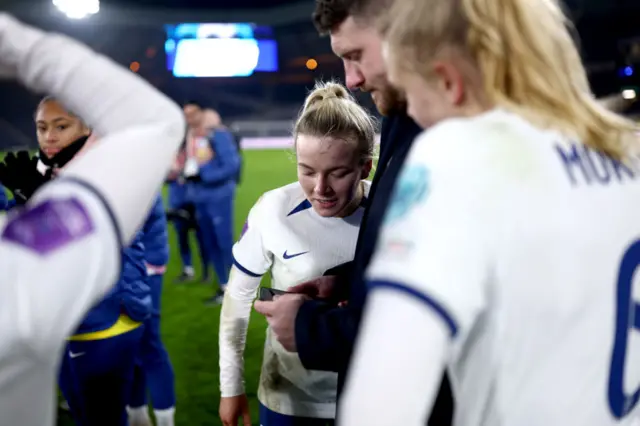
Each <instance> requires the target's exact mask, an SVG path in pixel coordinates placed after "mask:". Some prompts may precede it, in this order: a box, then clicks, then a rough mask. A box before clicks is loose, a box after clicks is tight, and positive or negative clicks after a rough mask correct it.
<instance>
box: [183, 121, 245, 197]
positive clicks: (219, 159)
mask: <svg viewBox="0 0 640 426" xmlns="http://www.w3.org/2000/svg"><path fill="white" fill-rule="evenodd" d="M208 139H209V143H210V144H211V149H213V152H214V156H213V158H212V159H211V160H210V161H208V162H207V163H205V164H201V165H200V172H199V174H198V176H197V177H195V178H194V179H192V180H188V181H187V194H186V199H187V200H188V201H190V202H193V203H196V204H198V203H212V204H217V203H218V202H219V200H220V198H223V197H233V194H234V191H235V187H236V184H235V182H236V179H237V175H238V170H240V156H239V155H238V150H237V148H236V142H235V140H234V136H233V134H232V133H231V132H230V131H228V130H226V129H216V130H215V131H213V132H211V135H210V136H209V138H208Z"/></svg>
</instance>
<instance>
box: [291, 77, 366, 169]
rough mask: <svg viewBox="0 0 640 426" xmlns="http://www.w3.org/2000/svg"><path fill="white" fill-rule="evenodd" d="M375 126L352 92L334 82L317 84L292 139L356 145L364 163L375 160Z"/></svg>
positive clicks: (297, 123) (303, 109)
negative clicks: (305, 137)
mask: <svg viewBox="0 0 640 426" xmlns="http://www.w3.org/2000/svg"><path fill="white" fill-rule="evenodd" d="M375 130H376V123H375V120H374V119H373V117H372V116H371V115H370V114H369V113H367V111H366V110H365V109H364V108H362V107H361V106H360V105H358V103H357V102H356V101H355V99H354V98H353V97H352V96H351V94H350V93H349V91H348V90H347V89H346V88H345V87H344V86H343V85H341V84H339V83H335V82H332V81H330V82H326V83H322V82H318V83H316V87H315V88H314V90H313V91H312V92H311V93H310V94H309V95H308V96H307V99H306V100H305V102H304V106H303V108H302V111H301V112H300V115H299V116H298V119H297V120H296V123H295V126H294V129H293V136H294V141H296V140H297V139H298V135H301V134H303V135H308V136H318V137H335V138H341V139H344V140H347V141H354V142H355V143H357V146H358V150H359V151H360V155H361V157H362V159H363V160H369V159H372V158H373V153H374V140H375Z"/></svg>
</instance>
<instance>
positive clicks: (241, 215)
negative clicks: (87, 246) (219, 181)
mask: <svg viewBox="0 0 640 426" xmlns="http://www.w3.org/2000/svg"><path fill="white" fill-rule="evenodd" d="M295 179H296V167H295V162H294V160H293V157H292V152H291V151H290V150H265V151H253V150H251V151H244V152H243V176H242V182H241V184H240V186H239V187H238V193H237V198H236V204H235V223H234V226H235V229H236V236H238V235H239V233H240V230H241V229H242V225H243V224H244V221H245V219H246V216H247V213H248V212H249V209H250V208H251V206H252V205H253V204H254V203H255V202H256V201H257V199H258V197H260V195H262V194H263V193H264V192H265V191H268V190H270V189H274V188H277V187H279V186H282V185H285V184H287V183H290V182H293V181H295ZM169 231H170V244H171V259H170V263H169V268H168V272H167V274H166V276H165V283H164V289H163V298H162V336H163V339H164V343H165V345H166V347H167V350H168V351H169V355H170V357H171V362H172V363H173V368H174V370H175V376H176V394H177V405H176V424H177V425H179V426H180V425H189V426H218V425H221V422H220V419H219V418H218V403H219V401H220V391H219V384H218V321H219V318H220V307H219V306H217V307H212V306H204V304H203V301H204V299H205V298H207V297H208V296H210V295H211V294H212V291H213V290H214V287H212V285H211V283H207V284H202V283H198V282H193V283H187V284H178V285H177V284H174V283H173V282H172V281H173V278H174V277H176V276H177V275H179V273H180V259H179V255H178V249H177V243H176V236H175V233H174V232H173V229H172V228H171V227H170V229H169ZM192 247H193V250H192V251H193V253H194V263H195V264H196V265H195V266H196V268H199V265H198V262H197V260H198V259H199V258H198V256H197V255H196V253H197V250H196V247H195V241H192ZM199 272H200V271H199V270H197V273H196V275H198V274H199ZM268 279H269V278H268V276H267V277H266V278H265V280H263V283H262V284H263V285H269V283H268ZM265 281H266V282H265ZM265 329H266V322H265V321H264V319H263V318H262V317H261V316H260V315H259V314H257V313H255V311H254V312H253V313H252V318H251V323H250V325H249V333H248V336H247V348H246V352H245V366H246V367H245V380H246V389H247V395H248V397H249V400H250V403H251V414H252V421H253V424H254V425H259V423H258V400H257V398H256V393H257V387H258V378H259V375H260V366H261V363H262V345H263V342H264V336H265ZM72 424H73V422H72V421H71V420H69V417H68V415H67V414H65V413H61V414H60V416H59V421H58V425H60V426H63V425H64V426H68V425H69V426H70V425H72Z"/></svg>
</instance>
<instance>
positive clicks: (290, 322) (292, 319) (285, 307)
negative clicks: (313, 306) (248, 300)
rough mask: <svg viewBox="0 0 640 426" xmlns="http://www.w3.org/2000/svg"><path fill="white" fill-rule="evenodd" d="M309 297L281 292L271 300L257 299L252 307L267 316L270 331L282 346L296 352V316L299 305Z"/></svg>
mask: <svg viewBox="0 0 640 426" xmlns="http://www.w3.org/2000/svg"><path fill="white" fill-rule="evenodd" d="M308 299H309V298H308V297H307V296H305V295H302V294H282V295H279V296H275V297H274V298H273V301H271V302H263V301H261V300H257V301H256V302H255V303H254V304H253V307H254V308H255V310H256V311H258V312H259V313H261V314H262V315H264V316H265V317H266V318H267V322H268V323H269V326H270V327H271V331H273V334H274V335H275V337H276V339H277V340H278V342H280V344H281V345H282V347H284V348H285V349H286V350H288V351H289V352H296V350H297V347H296V316H297V315H298V311H299V310H300V306H302V304H303V303H304V301H305V300H308Z"/></svg>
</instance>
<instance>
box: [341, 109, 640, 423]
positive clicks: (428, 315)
mask: <svg viewBox="0 0 640 426" xmlns="http://www.w3.org/2000/svg"><path fill="white" fill-rule="evenodd" d="M639 165H640V163H638V161H637V158H634V159H633V160H632V162H631V163H630V164H628V165H623V164H621V163H620V162H617V161H613V160H612V159H611V158H609V157H605V156H603V155H601V154H599V153H596V152H594V151H592V150H590V149H588V148H587V147H586V146H585V145H583V144H582V143H580V142H577V141H575V140H572V139H569V138H567V137H564V136H562V135H560V134H559V133H557V132H553V131H549V130H543V129H540V128H538V127H535V126H533V125H532V124H530V123H529V122H527V121H525V120H524V119H522V118H520V117H519V116H517V115H514V114H511V113H507V112H504V111H501V110H494V111H491V112H488V113H485V114H483V115H481V116H478V117H475V118H468V119H451V120H447V121H445V122H444V123H442V124H440V125H438V126H436V127H434V128H433V129H431V130H429V131H426V132H424V133H423V134H422V135H421V136H420V137H419V139H418V140H417V141H416V142H415V144H414V146H413V148H412V151H411V153H410V155H409V157H408V159H407V161H406V164H405V166H404V170H403V172H402V175H401V178H400V180H399V182H398V184H397V186H396V190H395V195H394V198H393V201H392V203H391V205H390V208H389V211H388V213H387V218H386V222H385V226H384V229H383V231H382V233H381V237H380V240H379V245H378V247H377V251H376V254H375V255H374V258H373V260H372V263H371V266H370V268H369V271H368V280H369V285H370V287H371V288H372V289H373V290H372V293H371V294H370V296H371V298H370V299H369V304H368V307H367V309H366V311H367V312H366V314H365V320H364V322H363V326H362V329H361V330H362V334H361V335H360V336H361V338H360V342H359V344H358V348H357V355H356V356H355V358H354V360H353V364H352V365H353V366H354V369H353V371H352V372H351V376H350V378H349V384H348V388H347V393H346V396H345V400H344V402H345V404H344V406H341V407H344V411H343V412H342V411H341V413H342V415H341V420H342V421H343V423H341V424H344V425H368V426H373V425H380V426H382V425H384V426H388V425H390V424H402V425H407V426H411V425H424V424H425V423H424V422H425V415H426V411H427V410H428V409H429V407H430V406H431V405H432V403H433V400H434V398H435V393H436V390H437V387H438V385H439V383H440V379H441V374H442V368H443V366H444V364H445V363H446V365H448V369H449V372H450V376H451V379H452V386H453V390H454V394H455V399H456V413H455V421H454V424H455V425H456V426H477V425H487V426H489V425H490V426H511V425H518V426H533V425H536V426H537V425H540V426H543V425H544V426H566V425H581V426H607V425H612V426H613V425H638V424H640V411H639V409H638V404H637V403H638V398H639V396H640V363H639V362H638V360H639V359H640V358H639V357H640V275H638V274H637V271H638V266H640V219H639V217H638V212H639V211H640V179H639V176H640V167H638V166H639ZM381 342H385V343H386V345H387V346H386V348H385V350H380V349H381V348H380V347H379V345H380V343H381ZM376 345H378V346H376ZM376 349H377V350H376ZM380 366H393V368H380ZM371 406H373V407H387V408H386V409H384V408H383V409H376V410H367V407H371ZM392 419H393V423H389V421H391V420H392Z"/></svg>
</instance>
